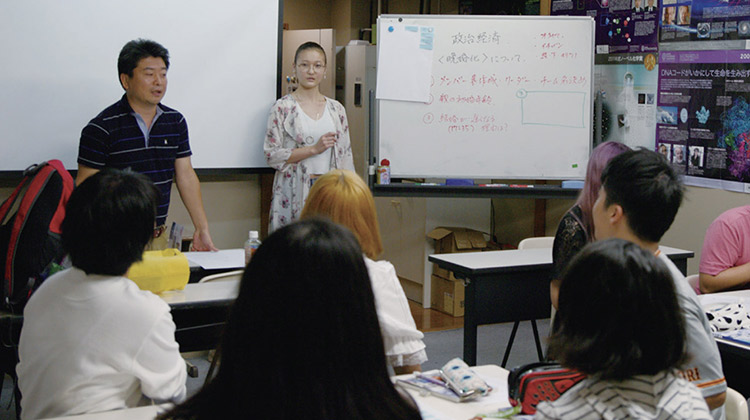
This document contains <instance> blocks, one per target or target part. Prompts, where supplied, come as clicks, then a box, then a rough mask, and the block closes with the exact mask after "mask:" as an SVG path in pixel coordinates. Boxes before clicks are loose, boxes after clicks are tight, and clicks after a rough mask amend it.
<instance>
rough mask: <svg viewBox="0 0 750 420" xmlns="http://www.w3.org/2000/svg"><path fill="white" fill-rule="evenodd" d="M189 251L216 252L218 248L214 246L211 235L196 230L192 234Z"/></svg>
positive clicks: (205, 231) (204, 231) (206, 231)
mask: <svg viewBox="0 0 750 420" xmlns="http://www.w3.org/2000/svg"><path fill="white" fill-rule="evenodd" d="M190 250H191V251H218V250H219V248H216V247H215V246H214V242H213V241H212V240H211V235H210V234H209V233H208V229H206V230H196V231H195V233H194V234H193V243H192V245H190Z"/></svg>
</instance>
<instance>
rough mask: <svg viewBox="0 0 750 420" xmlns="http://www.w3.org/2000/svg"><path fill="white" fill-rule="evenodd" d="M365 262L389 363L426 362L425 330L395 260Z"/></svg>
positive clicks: (403, 364)
mask: <svg viewBox="0 0 750 420" xmlns="http://www.w3.org/2000/svg"><path fill="white" fill-rule="evenodd" d="M365 265H366V266H367V272H368V274H369V275H370V282H371V284H372V291H373V294H374V295H375V307H376V308H377V311H378V321H379V322H380V331H381V333H382V334H383V344H384V345H385V355H386V357H387V358H388V363H389V364H390V365H391V366H394V367H397V366H407V365H420V364H422V363H424V362H426V361H427V353H426V352H425V345H424V342H422V339H423V338H424V334H422V332H420V331H419V330H417V325H416V324H415V323H414V318H412V316H411V311H410V310H409V303H408V302H407V301H406V294H405V293H404V289H403V288H402V287H401V283H400V282H399V281H398V277H397V276H396V269H395V268H393V264H391V263H389V262H388V261H373V260H371V259H369V258H367V257H365Z"/></svg>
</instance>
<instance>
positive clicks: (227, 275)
mask: <svg viewBox="0 0 750 420" xmlns="http://www.w3.org/2000/svg"><path fill="white" fill-rule="evenodd" d="M244 272H245V270H234V271H227V272H224V273H218V274H211V275H210V276H206V277H203V278H202V279H200V280H199V281H198V283H208V282H209V281H234V280H236V281H239V280H241V279H242V273H244Z"/></svg>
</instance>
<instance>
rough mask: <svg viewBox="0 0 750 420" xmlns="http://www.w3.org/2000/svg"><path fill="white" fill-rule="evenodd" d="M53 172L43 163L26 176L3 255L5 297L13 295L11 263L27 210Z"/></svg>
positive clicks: (13, 259)
mask: <svg viewBox="0 0 750 420" xmlns="http://www.w3.org/2000/svg"><path fill="white" fill-rule="evenodd" d="M54 171H55V170H54V169H53V168H52V167H51V166H49V165H48V164H47V162H43V163H41V164H39V165H38V167H37V168H35V169H34V171H33V173H31V174H29V175H27V177H31V182H30V183H29V186H28V189H27V190H26V193H25V194H24V195H23V198H22V199H21V204H20V205H19V206H18V211H17V212H16V217H15V219H13V226H12V227H11V229H10V238H9V240H8V252H7V254H6V255H5V273H4V277H5V296H12V294H13V268H14V267H13V261H15V256H16V250H17V247H16V245H17V242H18V237H19V236H21V231H22V230H23V228H24V225H25V224H26V218H27V215H28V213H29V210H31V207H32V206H33V205H34V202H35V201H36V199H37V197H38V195H39V192H40V191H41V190H42V189H43V188H44V186H45V185H47V182H48V181H49V179H50V176H51V175H52V174H53V173H54ZM26 181H27V180H26V179H24V183H26Z"/></svg>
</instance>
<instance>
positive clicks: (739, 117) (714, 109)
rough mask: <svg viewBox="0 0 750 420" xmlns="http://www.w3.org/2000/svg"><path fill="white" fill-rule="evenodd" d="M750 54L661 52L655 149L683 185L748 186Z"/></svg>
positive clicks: (749, 163) (741, 188)
mask: <svg viewBox="0 0 750 420" xmlns="http://www.w3.org/2000/svg"><path fill="white" fill-rule="evenodd" d="M749 64H750V52H749V51H742V50H738V51H662V52H660V53H659V95H658V99H657V109H656V144H657V150H658V151H659V152H661V153H663V154H664V155H665V156H666V157H667V158H668V159H669V160H670V161H671V162H672V163H673V165H674V166H675V169H677V170H679V171H680V172H681V173H684V174H685V175H686V177H685V183H686V184H688V185H698V186H705V187H713V188H723V189H726V190H732V191H744V183H746V182H750V65H749Z"/></svg>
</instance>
